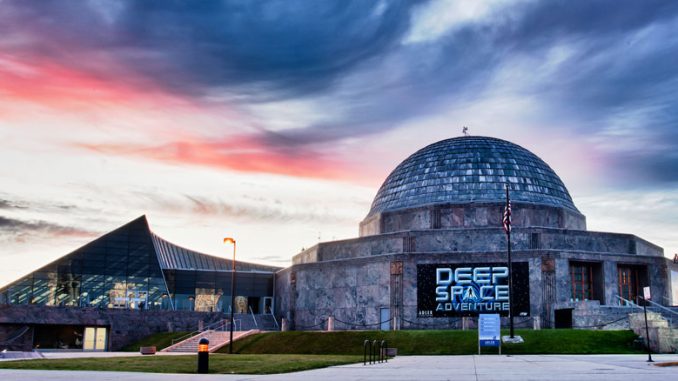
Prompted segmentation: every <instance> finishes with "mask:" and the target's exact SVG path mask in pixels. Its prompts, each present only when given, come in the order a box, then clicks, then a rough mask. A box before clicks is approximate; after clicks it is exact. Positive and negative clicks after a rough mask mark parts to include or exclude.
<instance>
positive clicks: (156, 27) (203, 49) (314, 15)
mask: <svg viewBox="0 0 678 381" xmlns="http://www.w3.org/2000/svg"><path fill="white" fill-rule="evenodd" d="M414 4H416V2H409V1H388V2H386V1H384V2H364V1H353V2H347V1H323V2H313V3H312V4H309V3H308V2H307V1H301V0H300V1H289V0H284V1H282V0H281V1H268V2H229V1H225V2H224V1H219V2H217V1H206V2H200V3H195V2H184V1H146V2H137V1H120V2H115V3H111V2H102V1H97V2H90V3H78V4H74V3H73V4H63V3H61V2H58V1H44V2H32V1H29V2H24V1H6V2H3V8H4V11H3V12H2V13H0V19H4V21H5V25H6V26H5V28H0V31H2V32H4V35H5V36H6V38H7V41H9V42H8V43H6V44H5V45H9V46H10V48H13V49H14V50H17V51H20V52H22V53H26V54H30V55H48V56H50V57H52V58H53V59H57V60H59V61H61V62H65V63H68V64H70V65H73V66H76V67H83V68H87V69H88V70H94V71H95V72H96V68H94V67H91V66H88V65H87V64H86V63H82V62H79V61H78V59H79V58H81V56H83V55H89V56H93V57H96V56H99V55H108V54H114V55H115V57H116V58H117V60H119V61H120V62H122V63H124V64H125V66H127V67H129V68H131V69H133V70H135V71H136V72H137V73H142V74H143V75H144V76H145V77H149V78H154V79H155V80H156V81H157V82H158V83H160V84H162V85H163V86H165V87H166V88H168V89H172V90H174V91H178V92H182V93H184V92H191V93H194V94H201V95H204V94H206V93H209V92H210V90H212V89H215V88H220V87H223V86H238V85H242V84H256V86H254V87H250V88H247V89H241V90H242V91H245V92H247V93H248V94H249V95H251V96H255V97H257V96H259V95H261V93H262V92H261V90H263V89H268V90H269V91H277V92H279V93H286V94H298V93H306V92H309V91H315V90H317V89H321V88H326V87H327V86H330V85H331V84H332V82H333V79H334V78H336V76H337V75H339V74H341V73H342V72H345V71H346V70H350V69H351V68H353V67H355V66H357V65H362V64H365V62H366V61H369V60H370V59H372V58H374V57H377V56H378V55H379V54H381V53H382V52H383V51H385V50H388V49H389V48H391V47H393V46H394V45H395V44H396V43H397V42H398V41H399V39H400V37H401V36H402V35H403V33H404V32H405V31H406V30H407V27H408V19H409V18H408V12H409V10H410V8H411V7H412V6H413V5H414ZM3 29H4V30H3ZM41 36H50V38H49V39H47V40H41V39H40V37H41ZM338 36H341V38H337V37H338ZM24 40H29V41H30V44H29V46H28V47H26V46H18V47H17V46H16V45H20V42H21V41H24ZM16 41H19V42H16ZM64 45H65V46H66V47H68V48H69V50H70V49H72V52H68V54H67V53H66V52H64V51H63V50H62V48H63V47H64ZM120 80H122V81H124V80H125V78H120ZM241 94H242V93H241Z"/></svg>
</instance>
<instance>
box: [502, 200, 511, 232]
mask: <svg viewBox="0 0 678 381" xmlns="http://www.w3.org/2000/svg"><path fill="white" fill-rule="evenodd" d="M502 223H503V224H504V231H505V232H506V234H508V233H510V232H511V201H506V208H504V219H503V220H502Z"/></svg>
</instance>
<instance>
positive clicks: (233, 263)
mask: <svg viewBox="0 0 678 381" xmlns="http://www.w3.org/2000/svg"><path fill="white" fill-rule="evenodd" d="M231 265H232V266H231V329H230V334H229V341H228V353H229V354H233V325H234V321H233V313H234V312H235V240H233V262H232V263H231Z"/></svg>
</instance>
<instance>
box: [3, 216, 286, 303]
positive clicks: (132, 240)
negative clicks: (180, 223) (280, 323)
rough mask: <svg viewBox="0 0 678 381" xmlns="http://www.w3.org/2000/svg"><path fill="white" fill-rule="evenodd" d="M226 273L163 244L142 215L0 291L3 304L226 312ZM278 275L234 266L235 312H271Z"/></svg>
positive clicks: (225, 266) (204, 258) (217, 264)
mask: <svg viewBox="0 0 678 381" xmlns="http://www.w3.org/2000/svg"><path fill="white" fill-rule="evenodd" d="M231 268H232V262H231V261H230V260H226V259H222V258H218V257H214V256H210V255H206V254H202V253H198V252H195V251H191V250H188V249H185V248H182V247H179V246H177V245H174V244H172V243H170V242H167V241H165V240H163V239H162V238H160V237H158V236H157V235H155V234H153V233H152V232H151V230H150V228H149V226H148V221H147V220H146V217H145V216H142V217H139V218H137V219H136V220H134V221H132V222H129V223H128V224H126V225H124V226H122V227H120V228H118V229H116V230H114V231H112V232H110V233H108V234H106V235H104V236H102V237H100V238H98V239H96V240H94V241H92V242H90V243H88V244H86V245H85V246H83V247H81V248H79V249H77V250H75V251H74V252H72V253H70V254H68V255H66V256H64V257H62V258H59V259H57V260H56V261H54V262H52V263H50V264H48V265H46V266H44V267H42V268H40V269H38V270H37V271H35V272H33V273H31V274H29V275H27V276H25V277H23V278H21V279H19V280H17V281H15V282H13V283H11V284H9V285H7V286H5V287H4V288H2V289H0V303H8V304H36V305H45V306H77V307H96V308H125V309H139V310H144V309H150V310H161V309H162V310H195V311H206V312H212V311H224V312H226V311H228V310H229V309H230V300H231V298H230V296H231V288H230V285H231V283H230V280H231V276H232V272H231ZM277 270H279V268H277V267H272V266H265V265H256V264H251V263H246V262H237V268H236V271H237V275H236V276H237V286H236V300H237V301H239V302H240V306H241V308H240V309H239V310H238V309H236V312H240V311H241V310H243V309H244V310H245V311H242V312H249V310H250V309H251V311H252V312H253V313H265V312H271V311H270V308H272V304H271V303H272V296H273V276H274V272H275V271H277Z"/></svg>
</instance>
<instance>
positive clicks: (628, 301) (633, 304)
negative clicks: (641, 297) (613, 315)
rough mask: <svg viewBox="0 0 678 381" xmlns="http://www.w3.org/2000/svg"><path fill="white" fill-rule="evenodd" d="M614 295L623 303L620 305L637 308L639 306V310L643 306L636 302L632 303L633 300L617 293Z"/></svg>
mask: <svg viewBox="0 0 678 381" xmlns="http://www.w3.org/2000/svg"><path fill="white" fill-rule="evenodd" d="M615 297H616V298H617V299H619V300H620V301H621V302H622V303H623V305H622V307H632V308H633V307H637V308H640V309H641V310H642V309H643V307H641V306H639V305H638V304H636V303H634V302H632V301H630V300H628V299H624V298H622V297H621V296H619V295H615Z"/></svg>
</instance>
